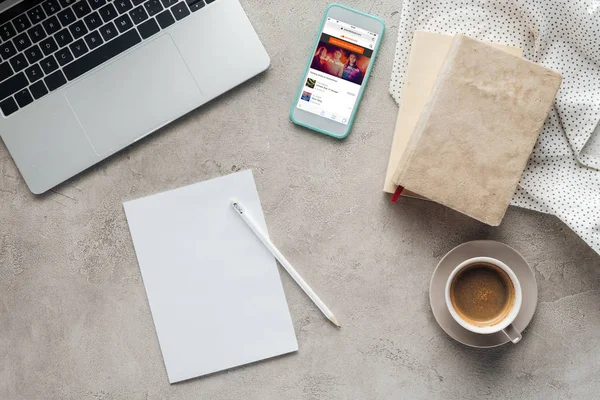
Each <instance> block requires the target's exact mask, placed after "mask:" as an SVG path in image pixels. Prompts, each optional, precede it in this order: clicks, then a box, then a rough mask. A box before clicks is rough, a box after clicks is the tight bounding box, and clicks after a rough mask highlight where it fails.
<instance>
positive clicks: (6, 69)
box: [0, 61, 13, 81]
mask: <svg viewBox="0 0 600 400" xmlns="http://www.w3.org/2000/svg"><path fill="white" fill-rule="evenodd" d="M12 74H13V72H12V69H11V68H10V65H9V64H8V62H7V61H4V62H3V63H2V64H0V81H3V80H5V79H6V78H8V77H9V76H11V75H12Z"/></svg>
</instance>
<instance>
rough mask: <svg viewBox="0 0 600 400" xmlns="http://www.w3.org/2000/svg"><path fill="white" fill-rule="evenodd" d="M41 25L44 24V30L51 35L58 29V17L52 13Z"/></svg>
mask: <svg viewBox="0 0 600 400" xmlns="http://www.w3.org/2000/svg"><path fill="white" fill-rule="evenodd" d="M65 11H66V10H65ZM69 11H71V10H69ZM42 25H43V26H44V29H45V30H46V32H48V35H53V34H54V33H56V32H58V30H59V29H60V22H58V18H56V17H55V16H54V15H53V16H51V17H50V18H48V19H47V20H45V21H44V22H42Z"/></svg>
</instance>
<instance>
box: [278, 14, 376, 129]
mask: <svg viewBox="0 0 600 400" xmlns="http://www.w3.org/2000/svg"><path fill="white" fill-rule="evenodd" d="M384 29H385V26H384V23H383V21H382V20H381V19H379V18H377V17H374V16H372V15H368V14H365V13H362V12H360V11H356V10H353V9H351V8H348V7H345V6H342V5H339V4H332V5H330V6H329V7H327V10H325V15H324V16H323V21H322V22H321V27H320V28H319V34H318V35H317V38H316V40H315V44H314V46H313V48H312V51H311V53H310V57H309V58H308V63H307V64H306V68H305V70H304V75H303V76H302V79H301V81H300V86H299V88H298V92H297V93H296V97H295V98H294V102H293V104H292V110H291V112H290V119H291V120H292V122H294V123H295V124H298V125H302V126H304V127H306V128H309V129H312V130H314V131H317V132H320V133H323V134H325V135H329V136H333V137H335V138H338V139H342V138H345V137H346V136H348V133H350V129H351V128H352V123H353V122H354V117H355V115H356V111H357V109H358V105H359V104H360V100H361V97H362V94H363V92H364V90H365V86H366V85H367V81H368V80H369V74H370V73H371V68H373V62H374V61H375V56H376V55H377V50H378V49H379V43H381V37H382V36H383V31H384Z"/></svg>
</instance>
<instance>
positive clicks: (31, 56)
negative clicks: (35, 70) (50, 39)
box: [23, 44, 44, 64]
mask: <svg viewBox="0 0 600 400" xmlns="http://www.w3.org/2000/svg"><path fill="white" fill-rule="evenodd" d="M23 53H24V54H25V57H27V61H29V64H34V63H36V62H38V61H40V60H41V59H42V58H43V57H44V56H43V55H42V50H40V48H39V46H38V45H37V44H34V45H33V46H31V47H30V48H28V49H27V50H25V51H24V52H23Z"/></svg>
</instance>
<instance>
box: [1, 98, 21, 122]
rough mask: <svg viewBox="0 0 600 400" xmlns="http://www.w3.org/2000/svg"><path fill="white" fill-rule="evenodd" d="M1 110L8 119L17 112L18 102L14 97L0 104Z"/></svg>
mask: <svg viewBox="0 0 600 400" xmlns="http://www.w3.org/2000/svg"><path fill="white" fill-rule="evenodd" d="M0 108H1V109H2V114H4V116H5V117H8V116H9V115H10V114H12V113H14V112H15V111H17V110H18V109H19V106H17V102H16V101H15V100H14V99H13V98H12V97H9V98H8V99H6V100H4V101H3V102H1V103H0Z"/></svg>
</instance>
